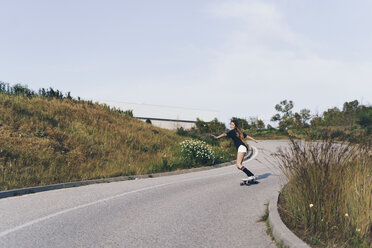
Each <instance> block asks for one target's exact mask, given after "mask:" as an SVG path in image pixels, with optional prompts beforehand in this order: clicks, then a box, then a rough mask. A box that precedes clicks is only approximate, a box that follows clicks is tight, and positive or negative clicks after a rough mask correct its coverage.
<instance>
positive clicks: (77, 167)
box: [0, 82, 234, 190]
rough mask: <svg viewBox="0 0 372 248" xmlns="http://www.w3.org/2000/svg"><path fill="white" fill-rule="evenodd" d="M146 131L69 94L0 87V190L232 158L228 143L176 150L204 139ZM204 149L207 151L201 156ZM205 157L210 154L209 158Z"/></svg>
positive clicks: (127, 117) (124, 114)
mask: <svg viewBox="0 0 372 248" xmlns="http://www.w3.org/2000/svg"><path fill="white" fill-rule="evenodd" d="M201 134H202V132H200V133H199V135H194V136H192V137H189V136H185V135H180V134H177V132H175V131H170V130H165V129H161V128H157V127H154V126H152V125H150V124H147V123H145V122H142V121H140V120H137V119H135V118H133V112H132V111H130V110H127V111H121V110H118V109H115V108H110V107H109V106H107V105H100V104H98V103H93V102H92V101H83V100H81V99H80V98H78V99H74V98H72V97H71V96H70V93H67V94H63V93H62V92H60V91H58V90H54V89H52V88H50V89H40V90H39V92H37V93H36V92H34V91H32V90H30V89H28V88H27V87H25V86H22V85H15V86H13V87H11V86H9V84H5V83H2V82H0V190H8V189H14V188H21V187H30V186H38V185H47V184H54V183H62V182H70V181H77V180H87V179H96V178H107V177H115V176H131V175H138V174H151V173H156V172H164V171H171V170H177V169H182V168H190V167H196V166H203V165H211V164H215V163H220V162H226V161H230V160H233V159H234V158H233V157H232V156H231V154H230V152H229V151H230V150H231V149H233V146H232V144H231V142H229V141H227V140H225V141H222V142H221V143H218V142H216V141H213V142H208V143H205V144H204V143H203V144H201V143H200V144H199V143H198V145H196V146H194V147H193V149H196V150H197V151H199V150H200V151H202V153H201V154H200V155H198V159H194V158H193V154H191V155H190V153H187V151H186V150H185V149H184V148H183V147H182V145H181V144H182V142H184V141H185V140H191V139H192V140H194V142H196V143H197V142H198V141H200V140H205V139H206V138H205V137H206V136H208V135H206V136H205V137H204V136H203V135H201ZM208 152H210V154H209V153H208ZM211 154H213V157H211Z"/></svg>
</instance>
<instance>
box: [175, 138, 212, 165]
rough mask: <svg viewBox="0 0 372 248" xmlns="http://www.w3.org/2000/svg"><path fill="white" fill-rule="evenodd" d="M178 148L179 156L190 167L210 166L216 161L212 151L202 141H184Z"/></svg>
mask: <svg viewBox="0 0 372 248" xmlns="http://www.w3.org/2000/svg"><path fill="white" fill-rule="evenodd" d="M180 146H181V156H182V157H183V158H184V159H185V162H187V163H190V164H191V165H196V164H204V165H212V164H213V163H214V161H215V159H216V156H215V153H214V151H213V150H212V149H211V148H210V147H209V146H208V145H207V144H206V143H205V142H203V141H200V140H185V141H182V142H181V143H180Z"/></svg>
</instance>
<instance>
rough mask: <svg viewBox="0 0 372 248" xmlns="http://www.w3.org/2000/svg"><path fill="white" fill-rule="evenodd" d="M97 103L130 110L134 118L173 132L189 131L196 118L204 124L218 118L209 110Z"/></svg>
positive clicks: (216, 114) (106, 102) (214, 112)
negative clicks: (181, 128)
mask: <svg viewBox="0 0 372 248" xmlns="http://www.w3.org/2000/svg"><path fill="white" fill-rule="evenodd" d="M99 102H100V103H105V104H107V105H109V106H110V107H115V108H117V109H120V110H123V111H126V110H132V111H133V116H134V117H135V118H138V119H140V120H143V121H151V123H152V124H153V125H154V126H157V127H161V128H166V129H171V130H175V129H177V128H180V127H183V128H184V129H190V128H192V127H194V126H195V121H196V119H197V118H199V119H200V120H202V121H206V122H207V121H212V120H213V119H214V118H218V112H217V111H210V110H202V109H188V108H180V107H170V106H159V105H150V104H138V103H127V102H116V101H99Z"/></svg>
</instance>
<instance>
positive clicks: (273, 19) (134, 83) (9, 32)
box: [0, 0, 372, 122]
mask: <svg viewBox="0 0 372 248" xmlns="http://www.w3.org/2000/svg"><path fill="white" fill-rule="evenodd" d="M371 10H372V1H369V0H358V1H348V0H327V1H324V0H275V1H274V0H273V1H269V0H267V1H266V0H265V1H258V0H257V1H256V0H252V1H250V0H244V1H228V0H184V1H181V0H156V1H154V0H147V1H145V0H130V1H129V0H120V1H119V0H117V1H113V0H105V1H103V0H102V1H94V0H86V1H85V0H73V1H70V0H63V1H58V0H54V1H53V0H45V1H41V0H32V1H29V0H17V1H12V0H0V80H1V81H4V82H6V83H10V84H15V83H21V84H25V85H28V87H29V88H31V89H34V90H38V89H39V88H42V87H44V88H48V87H53V88H54V89H59V90H61V91H63V92H68V91H70V92H71V94H72V96H75V97H77V96H80V97H82V98H83V99H92V100H106V101H110V100H111V101H123V102H133V103H146V104H154V105H166V106H179V107H184V108H196V109H206V110H214V111H217V112H219V118H220V120H222V121H223V122H228V120H229V119H230V118H231V117H232V116H237V117H241V118H248V117H250V116H255V117H259V118H261V119H264V120H265V121H266V122H267V120H269V119H270V117H271V116H273V115H274V114H275V109H274V106H275V104H277V103H279V102H280V101H281V100H283V99H288V100H293V101H294V104H295V108H294V110H295V111H299V110H300V109H302V108H308V109H310V110H311V111H312V114H315V113H317V112H318V113H322V112H323V111H324V110H326V109H328V108H331V107H334V106H337V107H340V108H342V104H343V103H344V102H345V101H352V100H355V99H357V100H359V101H360V102H362V103H363V104H371V103H372V32H371V23H372V15H371Z"/></svg>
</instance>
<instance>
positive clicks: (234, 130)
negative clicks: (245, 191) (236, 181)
mask: <svg viewBox="0 0 372 248" xmlns="http://www.w3.org/2000/svg"><path fill="white" fill-rule="evenodd" d="M230 129H231V130H230V131H229V132H227V133H223V134H221V135H219V136H214V135H212V136H213V138H215V139H219V138H222V137H226V136H227V137H229V138H231V139H233V141H234V144H235V147H236V149H237V151H238V153H237V156H236V167H237V168H238V169H239V170H242V171H243V172H244V173H245V174H247V176H248V179H249V180H252V179H257V178H256V177H255V176H254V175H253V173H252V172H251V171H249V170H248V169H247V168H245V167H244V166H243V165H242V162H243V158H244V155H245V154H246V153H247V151H248V147H249V146H248V144H247V143H246V142H245V141H244V138H249V139H251V140H253V141H254V142H256V143H258V142H257V140H255V139H254V138H252V137H250V136H248V135H247V134H246V133H244V132H243V131H242V129H241V128H240V127H239V123H238V121H236V120H231V122H230Z"/></svg>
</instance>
